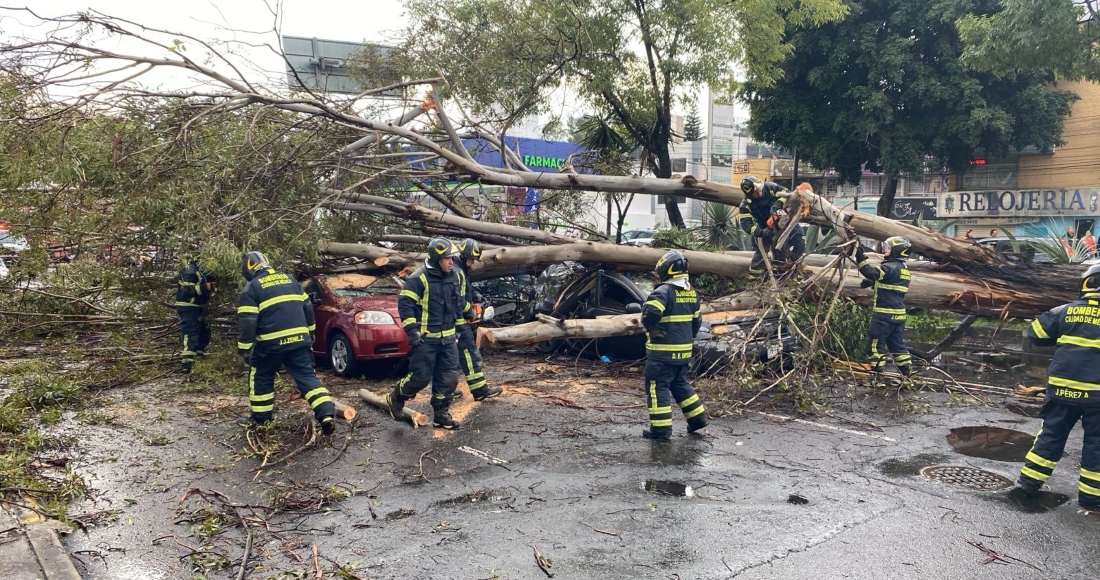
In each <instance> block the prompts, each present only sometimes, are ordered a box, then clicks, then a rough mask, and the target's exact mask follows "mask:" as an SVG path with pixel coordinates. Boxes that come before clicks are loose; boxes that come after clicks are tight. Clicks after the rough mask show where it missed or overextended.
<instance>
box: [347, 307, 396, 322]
mask: <svg viewBox="0 0 1100 580" xmlns="http://www.w3.org/2000/svg"><path fill="white" fill-rule="evenodd" d="M355 323H356V324H393V317H392V316H390V315H389V314H388V313H385V312H379V311H377V310H364V311H362V312H356V313H355Z"/></svg>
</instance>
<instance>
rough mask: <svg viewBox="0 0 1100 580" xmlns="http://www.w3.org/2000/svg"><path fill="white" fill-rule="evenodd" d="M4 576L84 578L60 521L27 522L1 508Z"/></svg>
mask: <svg viewBox="0 0 1100 580" xmlns="http://www.w3.org/2000/svg"><path fill="white" fill-rule="evenodd" d="M0 530H3V532H0V577H2V578H4V579H5V580H80V574H79V573H78V572H77V571H76V566H74V565H73V561H72V559H71V558H70V557H69V552H68V551H67V550H65V547H64V546H63V545H62V544H61V538H60V537H59V536H58V533H57V527H56V524H53V523H50V522H37V523H31V524H25V523H23V522H20V521H19V520H17V519H15V517H14V516H12V515H11V514H10V513H8V511H7V510H5V509H0Z"/></svg>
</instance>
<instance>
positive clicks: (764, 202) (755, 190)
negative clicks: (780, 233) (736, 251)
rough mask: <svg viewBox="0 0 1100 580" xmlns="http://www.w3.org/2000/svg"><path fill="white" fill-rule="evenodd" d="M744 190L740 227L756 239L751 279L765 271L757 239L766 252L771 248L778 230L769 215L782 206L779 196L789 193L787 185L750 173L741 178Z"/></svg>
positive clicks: (751, 264)
mask: <svg viewBox="0 0 1100 580" xmlns="http://www.w3.org/2000/svg"><path fill="white" fill-rule="evenodd" d="M741 192H742V193H744V194H745V199H744V200H743V201H742V202H741V208H740V213H738V215H737V219H738V222H739V223H740V225H741V230H742V231H744V232H745V233H746V234H749V235H750V236H752V237H753V238H754V239H753V242H752V248H753V254H752V262H751V263H750V264H749V278H759V277H760V276H762V275H763V274H764V256H763V255H762V254H761V253H760V245H759V244H757V243H756V238H759V239H760V240H761V241H762V242H763V245H764V251H765V252H767V251H770V250H771V248H772V240H774V239H775V235H776V233H777V232H776V230H775V229H773V228H769V227H768V218H770V217H771V216H772V213H773V212H774V211H775V210H776V209H778V208H781V207H783V202H782V201H781V200H780V199H779V198H778V197H776V195H777V194H780V193H786V192H787V188H786V187H783V186H782V185H779V184H778V183H774V182H771V181H761V180H760V179H759V178H757V177H755V176H753V175H749V176H747V177H745V178H744V179H742V180H741Z"/></svg>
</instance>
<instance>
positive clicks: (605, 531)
mask: <svg viewBox="0 0 1100 580" xmlns="http://www.w3.org/2000/svg"><path fill="white" fill-rule="evenodd" d="M581 524H583V525H586V526H588V527H590V528H592V531H593V532H599V533H601V534H607V535H609V536H615V537H616V538H618V537H619V532H609V531H607V530H601V529H599V528H596V527H593V526H591V525H589V524H586V523H584V522H581Z"/></svg>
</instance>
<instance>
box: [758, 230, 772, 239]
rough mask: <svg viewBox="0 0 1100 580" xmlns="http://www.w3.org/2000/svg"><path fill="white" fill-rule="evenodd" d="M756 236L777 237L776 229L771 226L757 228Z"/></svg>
mask: <svg viewBox="0 0 1100 580" xmlns="http://www.w3.org/2000/svg"><path fill="white" fill-rule="evenodd" d="M756 237H758V238H762V239H765V240H768V239H771V238H773V237H775V230H773V229H771V228H756Z"/></svg>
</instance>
